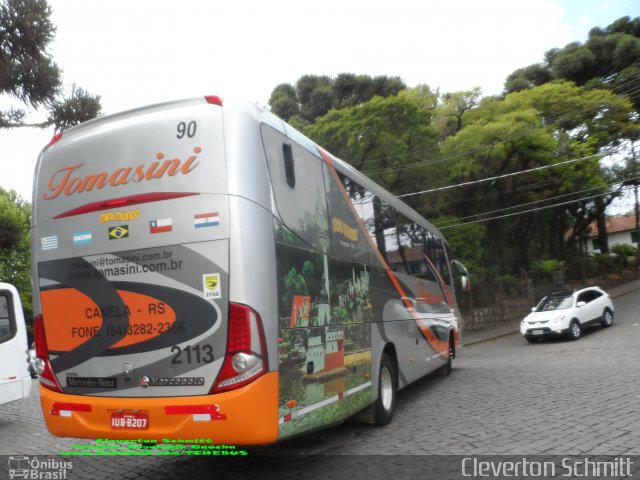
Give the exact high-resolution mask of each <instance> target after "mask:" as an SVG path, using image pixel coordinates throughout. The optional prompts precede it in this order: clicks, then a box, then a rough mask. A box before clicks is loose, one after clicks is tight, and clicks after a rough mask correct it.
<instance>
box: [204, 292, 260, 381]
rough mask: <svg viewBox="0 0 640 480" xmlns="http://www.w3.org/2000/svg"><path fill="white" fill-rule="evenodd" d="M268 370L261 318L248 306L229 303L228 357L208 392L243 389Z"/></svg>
mask: <svg viewBox="0 0 640 480" xmlns="http://www.w3.org/2000/svg"><path fill="white" fill-rule="evenodd" d="M267 370H268V365H267V349H266V343H265V338H264V330H263V328H262V319H261V318H260V315H258V312H256V311H255V310H253V309H252V308H251V307H248V306H246V305H240V304H237V303H230V304H229V330H228V334H227V354H226V356H225V359H224V364H223V365H222V368H221V369H220V373H219V374H218V378H217V379H216V381H215V383H214V387H213V388H212V389H211V393H219V392H223V391H226V390H232V389H235V388H239V387H242V386H244V385H246V384H248V383H250V382H252V381H254V380H255V379H257V378H258V377H260V376H262V375H263V374H265V373H266V372H267Z"/></svg>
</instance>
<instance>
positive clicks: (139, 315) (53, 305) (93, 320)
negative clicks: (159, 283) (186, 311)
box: [40, 288, 176, 352]
mask: <svg viewBox="0 0 640 480" xmlns="http://www.w3.org/2000/svg"><path fill="white" fill-rule="evenodd" d="M117 292H118V295H119V296H120V298H121V299H122V301H123V303H124V308H123V307H122V305H120V306H115V305H110V306H103V308H102V309H101V308H100V307H99V306H98V305H97V304H96V303H95V302H94V301H93V300H92V299H91V298H90V297H88V296H87V295H85V294H84V293H82V292H80V291H78V290H75V289H72V288H61V289H56V290H45V291H43V292H42V293H41V294H40V298H41V301H42V312H43V319H44V326H45V331H46V332H47V344H48V346H49V349H50V350H52V351H57V352H68V351H70V350H73V349H74V348H76V347H78V346H80V345H82V344H83V343H84V342H86V341H87V340H89V339H91V338H93V337H94V336H95V335H108V336H110V337H123V336H124V337H123V338H121V340H119V341H118V342H116V343H115V344H114V345H113V346H112V348H117V347H125V346H128V345H133V344H136V343H139V342H144V341H146V340H149V339H151V338H153V337H156V336H158V335H161V334H162V333H164V332H166V331H167V330H169V329H170V328H171V326H172V325H173V322H175V320H176V314H175V311H174V310H173V309H172V308H171V307H170V306H169V305H167V304H166V303H164V302H162V301H160V300H158V299H157V298H153V297H150V296H148V295H143V294H141V293H135V292H128V291H125V290H118V291H117ZM125 315H127V316H128V317H129V323H128V326H127V327H126V331H118V330H117V328H114V331H109V330H108V329H107V331H101V328H102V323H103V322H102V318H103V316H111V317H122V316H125ZM123 328H124V327H123Z"/></svg>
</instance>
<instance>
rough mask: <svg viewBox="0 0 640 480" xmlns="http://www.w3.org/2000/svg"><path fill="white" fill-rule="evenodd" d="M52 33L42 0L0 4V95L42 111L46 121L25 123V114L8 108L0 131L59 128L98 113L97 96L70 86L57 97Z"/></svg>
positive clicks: (58, 86) (48, 12)
mask: <svg viewBox="0 0 640 480" xmlns="http://www.w3.org/2000/svg"><path fill="white" fill-rule="evenodd" d="M54 34H55V26H54V25H53V23H52V22H51V7H49V5H48V3H47V1H46V0H3V1H0V97H1V96H8V97H10V98H11V99H12V100H13V99H16V100H18V102H20V103H22V104H26V105H29V106H31V107H33V108H35V109H40V108H45V109H46V110H47V111H48V118H47V120H46V121H44V122H41V123H37V124H29V123H27V122H26V113H25V110H24V109H23V108H19V107H17V106H16V105H11V106H10V107H9V108H8V109H7V110H6V111H0V128H16V127H25V126H37V127H41V128H44V127H48V126H51V125H54V126H55V127H56V129H58V130H59V129H62V128H68V127H69V126H71V125H74V124H76V123H79V122H82V121H85V120H87V119H89V118H93V117H95V116H97V115H98V114H99V113H100V97H99V96H94V95H91V94H89V93H87V92H86V91H84V90H82V89H81V88H78V87H75V86H74V87H73V88H72V91H71V95H70V96H69V97H64V95H63V94H62V92H61V84H62V80H61V70H60V68H59V67H58V66H57V65H56V63H55V62H54V60H53V59H52V57H51V55H50V54H49V52H48V51H47V49H48V47H49V44H50V43H51V41H52V40H53V37H54ZM6 100H8V99H6ZM6 103H9V102H8V101H7V102H6Z"/></svg>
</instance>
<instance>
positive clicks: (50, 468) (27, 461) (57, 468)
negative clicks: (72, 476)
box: [9, 456, 73, 480]
mask: <svg viewBox="0 0 640 480" xmlns="http://www.w3.org/2000/svg"><path fill="white" fill-rule="evenodd" d="M72 468H73V463H72V462H67V461H61V460H56V459H55V458H47V459H46V460H41V459H39V458H38V457H24V456H11V457H9V478H10V479H11V480H13V479H14V478H24V479H29V480H65V479H67V478H68V477H67V472H68V471H69V470H71V469H72Z"/></svg>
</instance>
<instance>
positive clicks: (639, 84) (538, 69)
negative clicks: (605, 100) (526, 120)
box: [505, 17, 640, 110]
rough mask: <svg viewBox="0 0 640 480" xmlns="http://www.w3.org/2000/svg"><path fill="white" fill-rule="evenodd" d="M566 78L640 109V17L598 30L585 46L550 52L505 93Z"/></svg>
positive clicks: (512, 79) (510, 81) (514, 77)
mask: <svg viewBox="0 0 640 480" xmlns="http://www.w3.org/2000/svg"><path fill="white" fill-rule="evenodd" d="M553 79H564V80H569V81H572V82H575V83H576V84H577V85H580V86H585V87H587V88H605V89H609V90H611V91H615V92H616V93H617V94H619V95H626V96H628V97H629V98H630V99H631V101H632V102H633V104H634V109H635V110H640V17H636V18H634V19H631V18H630V17H622V18H619V19H618V20H616V21H615V22H613V23H612V24H611V25H609V26H608V27H606V28H604V29H601V28H594V29H592V30H591V31H590V32H589V38H588V39H587V41H586V42H585V43H584V44H582V43H580V42H573V43H570V44H568V45H566V46H565V47H564V48H562V49H558V48H556V49H553V50H550V51H548V52H547V53H546V55H545V61H544V62H542V63H538V64H534V65H530V66H528V67H525V68H520V69H518V70H516V71H515V72H513V73H512V74H511V75H509V77H507V81H506V82H505V92H506V93H509V92H515V91H518V90H522V89H528V88H534V87H536V86H540V85H542V84H544V83H547V82H549V81H551V80H553Z"/></svg>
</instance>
